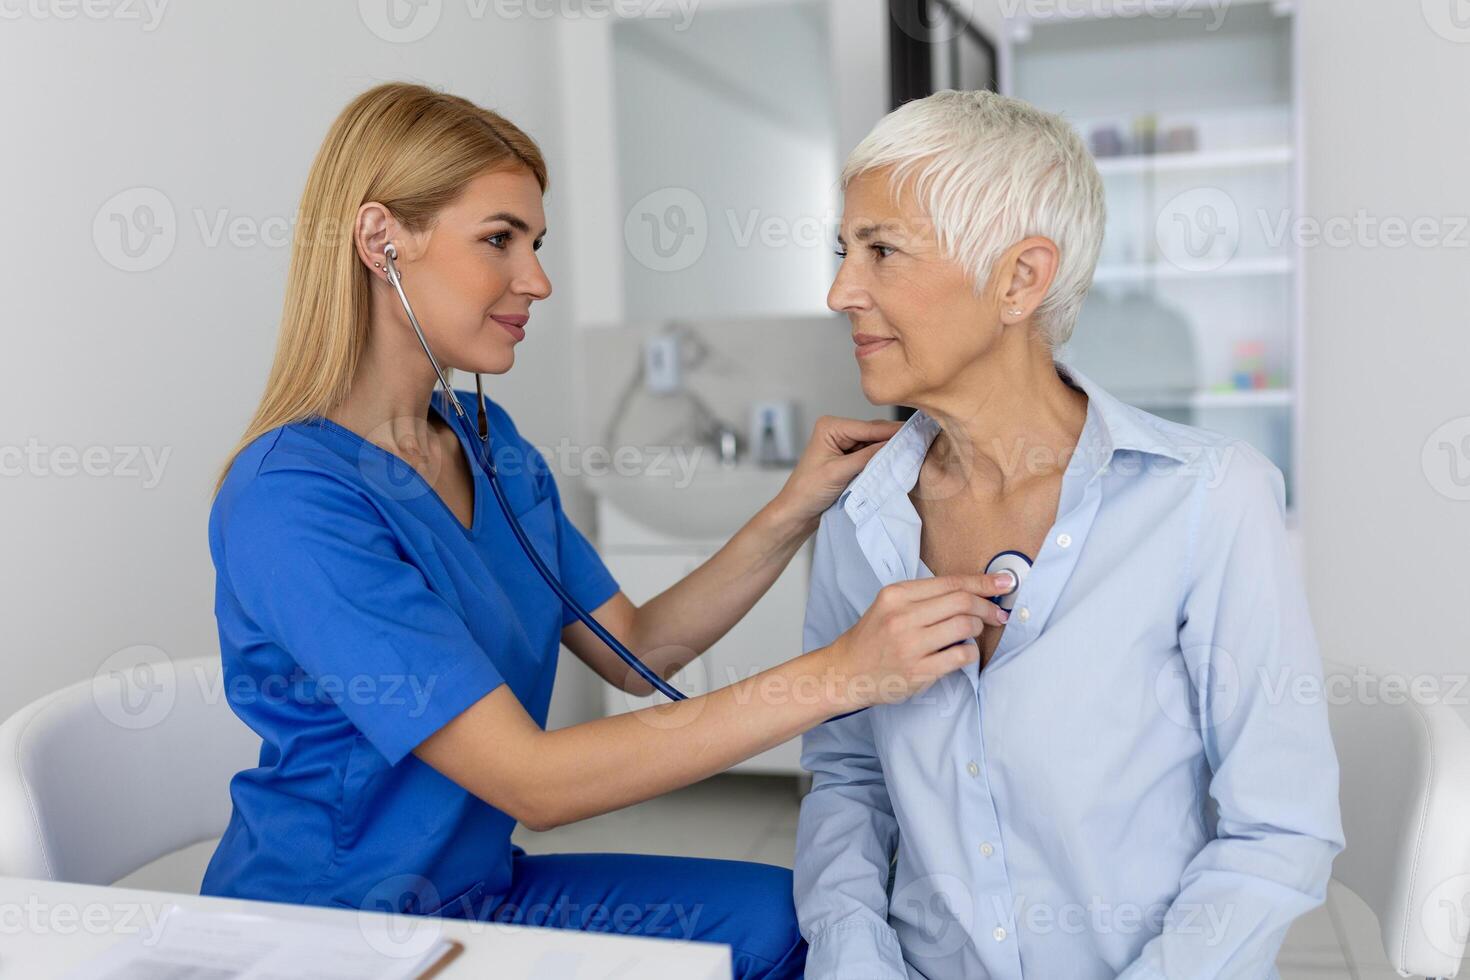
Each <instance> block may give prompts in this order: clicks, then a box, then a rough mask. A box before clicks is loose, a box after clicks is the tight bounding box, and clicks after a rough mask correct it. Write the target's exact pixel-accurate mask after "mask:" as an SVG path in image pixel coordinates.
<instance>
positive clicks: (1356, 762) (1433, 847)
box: [1327, 664, 1470, 978]
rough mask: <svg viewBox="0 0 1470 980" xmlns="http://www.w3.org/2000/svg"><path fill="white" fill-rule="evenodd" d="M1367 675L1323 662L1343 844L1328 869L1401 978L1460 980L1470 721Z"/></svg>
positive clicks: (1469, 863) (1469, 844)
mask: <svg viewBox="0 0 1470 980" xmlns="http://www.w3.org/2000/svg"><path fill="white" fill-rule="evenodd" d="M1365 676H1366V675H1364V674H1363V673H1362V672H1361V671H1356V670H1354V669H1353V668H1350V667H1345V666H1341V665H1336V664H1331V665H1329V666H1328V670H1327V680H1328V687H1327V691H1328V695H1329V705H1330V708H1329V711H1330V714H1331V719H1332V737H1333V741H1334V742H1335V744H1336V746H1337V755H1338V761H1339V765H1340V767H1341V771H1342V791H1341V800H1342V821H1343V833H1344V836H1345V837H1346V840H1347V847H1346V848H1345V849H1344V850H1343V852H1342V853H1341V854H1339V855H1338V857H1337V861H1336V863H1335V864H1334V865H1333V877H1334V878H1336V879H1337V880H1338V881H1339V882H1340V883H1341V884H1343V885H1344V886H1346V887H1347V888H1348V889H1350V890H1351V891H1352V892H1354V893H1355V894H1357V896H1358V897H1359V898H1361V899H1362V900H1363V901H1364V902H1365V903H1366V904H1367V905H1368V907H1369V908H1371V909H1372V910H1373V914H1374V915H1376V916H1377V917H1378V925H1379V932H1380V938H1381V939H1382V941H1383V950H1384V953H1385V954H1386V955H1387V957H1388V963H1389V965H1390V966H1392V967H1393V968H1394V969H1396V970H1397V971H1398V972H1399V975H1400V976H1418V977H1431V978H1433V977H1453V976H1455V974H1456V973H1457V972H1458V971H1459V969H1460V963H1461V961H1462V960H1463V958H1464V956H1465V947H1466V938H1467V932H1470V725H1467V724H1466V721H1465V718H1464V717H1463V716H1461V715H1460V714H1459V712H1458V711H1457V710H1456V709H1455V708H1452V707H1449V706H1446V705H1444V704H1417V703H1415V700H1414V698H1413V697H1411V696H1409V695H1410V694H1411V693H1412V687H1409V688H1408V689H1407V690H1405V689H1404V688H1402V687H1401V688H1399V689H1398V690H1397V691H1395V690H1394V689H1391V688H1387V687H1384V686H1382V685H1381V684H1378V683H1369V684H1363V683H1362V680H1363V679H1364V678H1365ZM1365 690H1366V692H1367V694H1368V695H1369V696H1367V697H1365V696H1363V694H1364V691H1365ZM1421 699H1422V698H1421ZM1391 702H1392V703H1391Z"/></svg>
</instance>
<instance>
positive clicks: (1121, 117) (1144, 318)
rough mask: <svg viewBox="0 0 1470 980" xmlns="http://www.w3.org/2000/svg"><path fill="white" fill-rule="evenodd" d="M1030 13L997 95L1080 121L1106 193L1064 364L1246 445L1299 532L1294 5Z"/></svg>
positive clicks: (1008, 44) (1007, 41) (1242, 0)
mask: <svg viewBox="0 0 1470 980" xmlns="http://www.w3.org/2000/svg"><path fill="white" fill-rule="evenodd" d="M1209 6H1211V7H1213V6H1214V5H1209ZM1020 9H1021V10H1025V5H1022V6H1021V8H1020ZM1036 10H1038V11H1040V10H1055V11H1057V13H1055V14H1054V15H1050V16H1038V15H1036V14H1031V15H1027V14H1023V13H1018V14H1017V15H1016V16H1013V17H1011V18H1009V19H1008V20H1007V21H1006V24H1005V28H1006V30H1005V34H1004V36H1003V37H1002V43H1001V46H1000V47H1001V51H1000V55H1001V59H1000V60H1001V90H1002V91H1004V92H1006V93H1008V94H1012V95H1015V96H1017V97H1019V98H1022V99H1025V100H1027V101H1028V102H1032V103H1034V104H1036V105H1039V106H1041V107H1043V108H1045V109H1049V110H1051V111H1054V112H1061V113H1062V114H1063V115H1064V116H1065V117H1066V118H1067V119H1068V120H1069V121H1070V122H1071V123H1072V124H1073V125H1074V126H1076V128H1077V130H1078V131H1079V132H1080V133H1081V134H1082V136H1083V138H1084V139H1086V140H1087V141H1088V143H1089V145H1090V146H1091V147H1092V150H1093V153H1094V156H1095V158H1096V159H1097V163H1098V170H1099V171H1100V173H1101V174H1102V176H1103V181H1104V184H1105V186H1106V189H1107V199H1108V229H1107V238H1106V240H1105V243H1104V246H1103V254H1102V256H1101V258H1100V260H1099V264H1098V270H1097V275H1096V277H1095V280H1094V285H1093V290H1092V293H1091V295H1090V296H1089V300H1088V303H1087V306H1086V307H1085V308H1084V310H1083V312H1082V317H1081V319H1080V321H1079V323H1078V326H1077V330H1076V333H1075V335H1074V337H1073V340H1072V342H1071V343H1069V344H1068V345H1067V348H1066V349H1065V350H1064V351H1063V352H1062V356H1063V358H1064V359H1065V360H1068V361H1070V362H1071V363H1074V364H1076V366H1077V367H1078V368H1079V369H1080V370H1082V371H1083V372H1085V373H1087V374H1088V375H1089V376H1090V377H1092V378H1094V379H1095V380H1096V381H1097V382H1098V383H1100V384H1101V385H1103V387H1105V388H1107V389H1108V390H1109V391H1111V392H1113V393H1114V394H1116V395H1117V396H1118V397H1120V398H1122V399H1123V400H1124V401H1127V402H1129V403H1130V404H1133V405H1136V406H1138V407H1140V408H1143V409H1145V410H1146V411H1149V412H1152V413H1154V414H1156V415H1159V416H1162V417H1165V418H1170V419H1174V420H1177V421H1180V422H1185V423H1188V424H1191V425H1198V426H1202V427H1204V428H1207V429H1213V430H1216V431H1219V432H1224V433H1227V434H1229V435H1233V436H1238V437H1240V438H1243V439H1245V440H1247V441H1249V442H1250V443H1251V444H1252V445H1254V446H1255V447H1256V448H1258V449H1260V450H1261V451H1262V452H1264V453H1265V454H1266V455H1267V456H1269V457H1270V458H1271V459H1272V461H1273V462H1275V463H1276V464H1277V465H1278V466H1279V467H1281V470H1282V472H1283V473H1284V474H1285V476H1286V483H1287V504H1288V507H1289V508H1291V509H1292V511H1293V523H1294V517H1295V507H1296V504H1297V500H1298V496H1299V487H1298V486H1297V475H1298V474H1299V472H1300V467H1299V466H1298V465H1297V460H1298V457H1299V449H1300V447H1299V445H1298V438H1297V434H1298V432H1299V430H1300V427H1299V424H1298V420H1299V416H1300V408H1301V399H1300V394H1301V353H1300V351H1301V330H1300V324H1301V313H1300V307H1301V291H1300V288H1299V284H1298V277H1299V274H1300V267H1301V261H1300V254H1299V253H1300V248H1299V245H1298V243H1297V242H1296V241H1295V240H1294V236H1293V230H1294V228H1295V227H1296V219H1297V214H1298V201H1299V199H1300V176H1299V174H1300V160H1301V149H1300V145H1299V140H1300V135H1299V134H1300V126H1299V108H1298V107H1299V96H1298V92H1299V85H1298V80H1297V64H1296V61H1297V59H1296V57H1295V53H1294V36H1293V13H1294V12H1293V5H1292V4H1291V3H1289V2H1284V0H1257V2H1252V0H1237V2H1235V3H1233V4H1230V5H1228V6H1225V7H1223V8H1221V9H1219V10H1218V11H1213V10H1208V9H1206V7H1205V6H1203V5H1200V4H1198V3H1186V2H1180V3H1177V4H1174V5H1172V6H1170V5H1166V4H1160V3H1150V4H1138V3H1136V2H1128V0H1123V2H1119V3H1117V4H1109V3H1106V2H1102V0H1094V2H1090V3H1086V4H1070V5H1068V4H1057V5H1036Z"/></svg>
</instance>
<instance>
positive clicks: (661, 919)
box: [442, 846, 806, 980]
mask: <svg viewBox="0 0 1470 980" xmlns="http://www.w3.org/2000/svg"><path fill="white" fill-rule="evenodd" d="M512 855H513V856H512V861H513V868H514V870H513V876H512V879H511V887H510V889H509V890H508V891H507V892H506V893H505V894H504V895H503V896H498V897H497V899H496V900H494V901H488V902H481V903H476V905H475V906H473V907H465V906H460V907H455V905H454V903H451V904H450V905H449V906H448V907H446V908H445V909H444V910H443V912H442V914H443V915H445V916H452V917H455V918H464V917H468V916H473V917H474V918H477V919H482V920H485V921H489V922H506V923H515V924H518V925H531V926H551V927H553V928H558V929H582V930H586V931H589V932H610V933H618V934H620V935H625V936H646V937H656V938H663V939H674V940H694V941H698V942H707V943H724V944H726V945H728V946H729V947H730V950H731V957H732V959H733V961H734V976H735V980H786V978H799V977H801V976H802V972H803V968H804V967H805V965H806V942H805V940H803V939H802V938H801V933H800V932H799V931H798V930H797V927H796V909H795V907H794V906H793V904H792V899H791V872H790V870H788V869H786V868H778V867H775V866H773V865H769V864H753V863H751V862H748V861H718V860H713V859H710V858H684V857H659V856H656V855H650V854H534V855H533V854H526V853H525V852H524V851H522V850H521V849H520V848H519V847H514V846H513V850H512Z"/></svg>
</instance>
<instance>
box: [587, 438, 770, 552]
mask: <svg viewBox="0 0 1470 980" xmlns="http://www.w3.org/2000/svg"><path fill="white" fill-rule="evenodd" d="M647 470H648V471H647V472H642V473H638V474H636V475H619V474H617V473H615V472H607V473H604V474H597V475H592V474H583V475H582V481H583V482H584V483H585V484H586V486H587V489H588V490H589V491H590V492H591V493H592V494H594V495H595V496H598V497H602V498H605V499H606V500H607V502H608V503H610V504H612V505H613V506H614V507H616V508H617V509H618V510H620V511H622V512H623V513H624V514H626V515H627V516H628V517H630V518H632V519H633V520H635V521H637V522H638V523H639V524H642V525H644V526H645V527H649V528H652V529H653V530H655V531H661V532H662V533H664V534H668V535H671V536H674V537H679V538H690V539H694V540H724V539H726V538H728V537H730V535H732V534H734V533H735V532H736V531H738V530H740V528H741V527H742V526H744V524H745V522H746V521H749V520H750V519H751V517H753V516H754V515H755V513H756V511H758V510H760V509H761V508H762V507H764V506H765V505H766V504H767V503H769V502H770V500H771V498H772V497H774V496H776V494H777V493H778V492H780V490H781V488H782V487H783V486H785V484H786V480H787V478H788V477H790V476H791V470H790V469H785V468H781V469H776V468H765V467H759V466H755V465H753V464H750V463H741V464H740V465H738V466H735V467H729V468H727V467H724V466H721V465H720V463H719V461H718V460H717V459H716V458H715V457H714V455H713V454H711V453H701V454H699V455H698V456H697V457H695V463H694V465H692V466H691V465H689V461H688V460H687V459H685V460H680V459H677V458H675V459H671V460H670V461H669V462H668V463H667V465H662V466H650V467H648V468H647Z"/></svg>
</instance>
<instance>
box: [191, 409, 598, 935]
mask: <svg viewBox="0 0 1470 980" xmlns="http://www.w3.org/2000/svg"><path fill="white" fill-rule="evenodd" d="M458 397H459V401H460V403H461V404H462V405H463V406H464V407H465V410H466V412H467V413H469V415H470V423H469V426H465V425H461V424H459V423H458V422H457V421H456V420H454V418H453V416H452V414H450V410H449V408H448V403H447V402H446V401H444V399H443V395H442V393H439V392H436V393H435V396H434V402H433V410H434V411H435V412H436V413H437V414H438V415H439V416H440V417H441V418H446V419H447V420H448V421H450V424H451V425H452V426H453V427H454V429H455V431H456V432H458V433H459V437H460V442H461V444H462V445H463V446H464V448H465V450H466V452H468V453H470V454H471V456H470V457H469V458H470V459H471V460H475V459H477V456H476V455H475V454H476V453H477V452H478V446H477V445H476V444H477V443H478V438H477V437H476V436H475V435H474V434H473V433H472V432H471V431H470V428H471V427H472V426H473V424H474V422H473V419H474V415H475V407H474V405H475V396H474V395H473V394H472V393H467V392H461V393H459V394H458ZM487 407H488V411H489V420H490V430H491V447H492V448H491V458H492V459H493V460H494V461H495V463H496V465H497V467H498V469H499V472H500V475H501V482H502V483H503V485H504V487H505V493H506V496H507V498H508V500H509V502H510V505H511V509H512V511H513V512H514V513H516V514H517V515H518V516H519V518H520V521H521V523H522V524H523V525H524V526H525V528H526V531H527V533H528V535H529V537H530V539H531V541H532V542H533V543H534V544H535V545H536V547H537V549H538V550H539V552H540V554H541V555H542V557H543V558H544V559H545V561H546V562H547V564H548V565H549V566H550V567H551V568H552V570H553V571H555V572H557V573H558V574H559V576H560V577H561V579H562V580H563V582H565V584H566V586H567V588H568V590H569V591H570V592H571V594H572V595H573V596H575V597H576V598H577V600H578V601H579V602H581V603H582V604H583V605H584V606H586V607H587V608H588V609H596V608H597V607H598V606H600V605H601V604H602V603H604V602H606V601H607V600H608V599H610V598H612V596H613V595H614V594H615V593H616V592H617V591H618V585H617V583H616V582H615V581H614V580H613V577H612V575H611V574H609V572H608V571H607V569H606V567H605V566H604V565H603V563H602V561H601V559H599V558H598V556H597V553H596V551H594V550H593V548H592V546H591V545H590V544H589V543H588V542H587V539H586V538H585V537H583V536H582V535H581V533H579V532H578V531H577V529H576V527H575V526H573V525H572V524H571V523H570V522H569V521H568V520H567V518H566V516H565V515H564V514H563V513H562V507H561V498H560V496H559V494H558V492H557V488H556V482H555V480H554V479H553V477H552V475H551V473H550V470H549V468H548V467H547V465H546V462H545V459H544V458H543V457H542V456H541V454H540V453H538V452H537V451H536V449H535V448H534V447H532V446H531V445H530V443H528V442H526V441H525V440H524V439H523V438H522V437H521V435H520V433H519V432H517V431H516V427H515V425H514V423H513V422H512V421H511V419H510V416H508V415H507V414H506V413H505V411H504V410H503V409H501V408H500V406H499V405H497V404H495V403H494V402H493V401H488V400H487ZM470 468H471V470H472V471H473V473H474V486H475V503H474V520H473V524H472V526H471V527H469V528H466V527H465V526H464V525H462V524H461V523H460V522H459V520H458V519H457V518H456V517H455V516H454V514H453V513H452V512H451V511H450V510H449V508H448V506H447V505H446V504H445V503H444V502H443V500H442V499H440V497H439V496H438V494H437V493H435V492H434V491H433V490H432V489H431V488H430V487H429V485H428V483H427V482H425V480H424V479H423V478H422V477H421V476H420V475H419V474H418V473H417V472H416V471H414V470H413V469H412V468H410V467H409V466H408V465H407V464H406V463H404V462H403V461H402V460H400V459H399V458H398V457H396V456H394V455H392V454H391V453H388V452H387V451H385V450H383V449H381V448H380V447H378V446H376V445H374V444H373V443H371V442H368V441H366V440H365V439H363V438H362V437H360V436H358V435H357V434H356V433H354V432H352V431H350V430H348V429H346V428H343V427H342V426H340V425H337V424H336V423H334V422H332V421H330V420H327V419H313V420H310V421H303V422H297V423H293V424H291V425H286V426H282V427H280V428H277V429H274V430H272V431H270V432H267V433H265V434H264V435H262V436H261V437H260V438H258V439H256V440H254V441H253V442H252V443H250V445H249V446H248V447H246V449H245V450H244V451H243V452H241V453H240V455H239V456H238V457H237V458H236V460H235V461H234V463H233V465H232V466H231V467H230V470H229V473H228V475H227V477H226V479H225V481H224V484H223V486H222V488H221V489H220V492H219V494H218V496H217V497H216V499H215V502H214V507H213V509H212V510H211V512H210V517H209V547H210V553H211V555H212V557H213V559H214V566H215V573H216V586H215V616H216V618H217V620H218V622H219V635H220V652H221V655H222V658H223V665H224V682H225V693H226V696H227V697H228V699H229V702H230V705H231V707H232V708H233V709H234V711H235V713H236V714H237V715H239V716H240V717H241V718H242V719H243V720H244V721H245V723H246V724H247V725H249V726H250V727H251V728H252V729H253V730H254V731H256V732H257V733H258V734H259V735H260V737H261V739H262V745H261V750H260V760H259V765H258V766H256V767H255V768H253V769H247V770H245V771H243V772H241V773H239V774H238V775H236V776H235V777H234V779H233V780H231V782H230V797H231V800H232V802H233V812H232V814H231V817H230V822H229V826H228V827H227V828H226V830H225V833H224V836H223V838H222V839H221V840H220V843H219V847H218V848H217V849H216V851H215V853H214V856H213V858H212V859H211V860H210V862H209V867H208V869H207V870H206V872H205V876H204V881H203V884H202V886H201V892H202V893H203V894H206V895H228V896H237V897H242V898H256V899H267V900H271V901H278V902H293V903H299V904H308V905H342V906H350V907H354V908H364V907H369V908H374V909H383V908H385V907H386V908H387V909H396V910H398V911H403V912H421V913H422V912H433V911H435V910H436V909H437V908H439V907H442V906H449V905H451V903H454V904H455V905H456V907H470V903H472V902H474V901H475V900H477V899H479V898H480V897H482V896H483V897H484V898H485V899H486V900H489V899H490V898H491V897H493V896H494V895H495V894H497V893H500V892H503V891H505V890H506V888H507V886H508V884H509V882H510V877H511V853H512V845H511V843H510V833H511V829H512V827H513V826H514V820H513V819H512V818H511V817H510V816H508V815H507V814H505V813H503V812H501V811H500V810H497V809H496V808H494V807H492V806H490V805H488V804H487V803H485V802H484V801H482V800H480V799H479V798H477V797H475V796H473V795H471V794H470V793H468V792H466V791H465V790H464V789H462V788H460V787H459V786H458V785H457V784H456V783H454V782H453V781H452V780H450V779H448V778H447V777H445V776H443V775H441V774H440V773H439V772H438V771H437V770H435V769H433V768H432V767H430V766H429V765H427V764H426V763H424V762H422V761H421V760H420V759H419V758H418V757H417V756H415V755H413V754H412V750H413V748H414V747H415V746H417V745H418V744H419V743H420V742H422V741H424V739H426V738H427V737H428V736H430V735H432V734H433V733H434V732H435V731H437V730H438V729H439V728H441V727H443V725H444V724H445V723H446V722H448V721H450V720H451V719H452V718H454V717H455V716H456V715H458V714H459V713H460V712H462V711H464V710H465V709H466V708H468V707H469V706H470V705H472V704H474V703H475V702H476V701H478V700H479V699H480V698H483V697H484V696H485V695H486V694H488V693H490V692H491V691H492V690H494V689H495V688H496V687H498V686H500V685H501V684H508V685H510V689H511V691H513V692H514V693H515V696H516V698H517V699H518V700H519V701H520V703H521V704H522V705H523V706H524V707H525V709H526V711H527V713H529V714H530V715H531V717H532V718H534V719H536V722H537V724H540V725H542V726H544V725H545V723H546V710H547V705H548V704H549V702H550V699H551V687H552V681H553V679H554V677H555V673H556V661H557V655H558V652H559V649H560V634H561V630H562V628H563V627H564V626H566V625H568V624H570V623H572V622H573V621H575V618H576V617H575V615H574V614H573V613H572V612H571V610H570V608H568V607H565V606H564V605H563V603H562V602H561V600H560V599H558V598H557V596H556V595H555V593H553V592H552V591H551V590H550V589H549V588H548V587H547V586H546V584H545V583H544V582H543V581H542V580H541V578H540V577H539V576H538V575H537V573H536V570H535V568H534V567H532V565H531V563H530V561H529V560H528V559H527V558H526V556H525V555H524V553H523V552H522V551H521V549H520V546H519V545H518V544H517V543H516V540H515V538H514V537H513V536H512V534H511V531H510V528H509V525H508V524H507V523H506V521H505V518H504V517H503V515H502V514H501V512H500V508H499V507H498V506H497V504H496V502H495V500H494V498H493V497H492V496H491V494H492V491H491V489H490V484H489V478H488V477H487V476H486V475H485V473H484V471H483V469H482V468H481V467H480V466H479V465H478V464H477V463H474V462H472V463H471V467H470ZM461 900H463V901H461Z"/></svg>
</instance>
